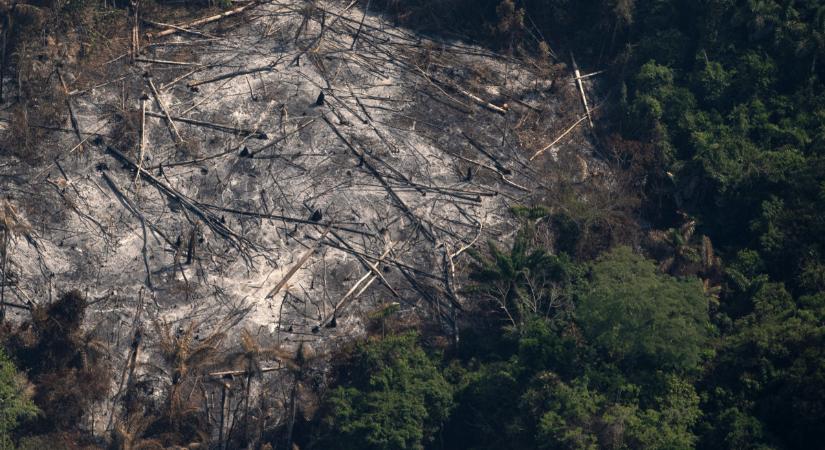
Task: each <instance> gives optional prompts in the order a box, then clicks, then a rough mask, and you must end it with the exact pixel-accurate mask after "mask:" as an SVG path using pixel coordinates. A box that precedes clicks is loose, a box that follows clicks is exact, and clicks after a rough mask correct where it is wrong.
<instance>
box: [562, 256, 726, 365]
mask: <svg viewBox="0 0 825 450" xmlns="http://www.w3.org/2000/svg"><path fill="white" fill-rule="evenodd" d="M590 278H591V279H590V281H589V282H588V283H587V284H586V285H585V286H583V288H582V289H581V290H580V292H579V295H578V301H577V302H576V321H577V323H578V324H579V325H580V327H581V329H582V331H583V333H584V335H585V336H586V337H587V338H588V339H589V341H590V342H591V343H592V344H593V345H594V346H596V348H597V349H598V350H599V351H601V352H603V354H604V355H605V357H606V358H607V359H608V360H610V361H613V362H615V363H617V364H620V365H621V366H623V367H627V368H628V370H629V368H654V369H667V370H674V371H677V372H689V371H691V370H694V369H696V368H697V366H698V365H699V363H700V362H701V358H702V353H703V347H704V344H705V342H706V340H707V338H708V331H709V328H710V324H709V322H708V313H707V308H708V302H707V299H706V298H704V295H703V293H702V289H701V286H700V284H699V282H698V281H696V280H679V279H675V278H672V277H669V276H666V275H661V274H659V273H657V271H656V266H655V265H654V264H653V263H652V262H650V261H647V260H645V259H644V258H642V257H641V256H638V255H635V254H633V253H632V252H631V250H630V249H629V248H627V247H618V248H616V249H615V250H613V251H612V252H610V253H609V254H607V255H605V256H603V257H602V258H600V259H599V260H598V261H596V263H595V264H593V267H592V272H591V277H590Z"/></svg>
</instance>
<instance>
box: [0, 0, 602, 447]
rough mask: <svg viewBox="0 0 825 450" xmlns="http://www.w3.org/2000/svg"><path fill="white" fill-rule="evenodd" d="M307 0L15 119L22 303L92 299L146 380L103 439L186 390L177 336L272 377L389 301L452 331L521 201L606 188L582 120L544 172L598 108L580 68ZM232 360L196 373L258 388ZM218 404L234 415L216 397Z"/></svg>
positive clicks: (81, 84) (261, 9)
mask: <svg viewBox="0 0 825 450" xmlns="http://www.w3.org/2000/svg"><path fill="white" fill-rule="evenodd" d="M353 3H354V2H353ZM307 5H310V4H308V3H305V2H299V1H286V0H284V1H282V2H262V3H256V4H254V5H249V6H248V7H247V8H245V10H244V11H243V12H242V13H239V14H236V15H232V16H230V17H226V18H225V19H222V20H219V21H215V22H213V23H211V24H205V25H202V26H189V25H186V24H184V25H183V26H181V27H179V28H166V29H164V28H158V27H149V26H146V24H145V23H144V22H141V23H140V30H139V33H138V34H139V44H138V48H139V49H140V52H139V53H138V54H134V55H132V54H130V53H125V54H122V55H119V56H117V57H115V58H113V59H111V60H110V61H106V62H104V63H101V64H100V65H98V66H97V67H96V69H95V71H94V76H93V77H92V76H90V75H89V74H88V73H86V72H83V73H81V71H80V69H78V68H77V67H78V66H77V65H73V64H68V65H66V66H63V65H58V64H53V65H52V66H50V68H51V69H50V70H52V71H53V73H54V75H55V77H51V79H50V81H49V83H52V84H53V86H60V85H59V84H54V83H60V81H59V80H61V79H62V80H63V82H64V83H65V85H66V88H65V92H64V93H63V94H64V95H62V96H59V95H55V99H54V101H55V102H65V104H66V107H65V108H64V107H63V106H62V105H61V106H60V108H55V111H53V112H49V114H51V115H45V116H43V117H46V118H47V120H48V121H49V123H47V124H42V123H40V124H38V125H48V127H49V128H48V129H47V130H46V131H44V128H37V134H33V133H32V132H29V131H28V130H30V129H32V128H31V127H30V126H28V125H27V124H28V122H25V121H24V119H26V117H21V113H20V112H19V111H18V110H17V109H15V108H18V107H17V106H11V107H4V112H3V114H4V117H3V118H2V119H3V122H0V124H2V125H3V126H4V130H2V133H4V141H3V142H4V149H3V152H2V157H0V186H2V190H3V192H4V196H5V197H7V202H8V211H12V212H9V213H7V214H6V216H8V218H9V219H8V222H9V223H11V222H14V223H19V224H21V225H20V226H18V227H16V228H14V230H15V231H14V232H13V233H11V232H9V231H7V232H9V233H10V235H11V236H12V238H11V239H10V241H9V245H8V251H7V254H8V257H7V260H8V263H7V266H8V269H6V270H5V274H4V276H5V278H4V279H6V280H10V279H12V278H13V280H14V282H13V283H11V282H7V283H5V284H7V285H8V286H7V287H6V290H5V298H4V300H5V301H6V302H8V303H13V304H16V305H21V306H23V307H25V306H26V305H31V304H32V303H43V302H47V301H48V299H50V298H53V297H56V296H57V295H58V294H57V290H61V291H65V290H69V289H79V290H80V291H82V292H84V295H85V297H86V301H87V304H88V309H87V312H86V322H85V323H86V325H87V328H89V329H92V330H94V333H95V334H96V335H97V336H98V338H99V339H100V340H101V341H103V342H104V343H105V346H106V349H107V352H108V353H109V354H110V355H111V357H112V358H113V360H114V364H113V365H114V367H128V368H129V370H128V371H127V370H126V369H125V368H124V369H122V370H123V373H124V374H127V373H128V377H127V376H126V375H122V376H120V377H114V378H117V380H116V384H117V385H114V386H112V395H111V396H110V399H111V400H110V401H107V402H104V403H105V404H104V405H102V406H101V410H100V415H101V417H103V418H104V420H97V421H93V422H90V424H89V425H88V426H90V427H92V424H95V425H94V428H95V429H96V431H97V432H103V431H104V430H108V429H111V428H112V427H113V424H112V423H113V419H112V414H113V413H112V412H111V411H112V410H114V409H115V407H114V405H116V404H118V402H120V401H121V400H123V397H124V394H123V392H124V391H128V390H129V389H137V388H136V387H135V386H138V385H140V383H144V384H145V383H147V382H148V383H149V384H152V383H154V384H155V385H156V386H163V385H166V386H172V387H174V388H175V389H177V385H178V384H179V383H182V381H181V380H180V377H183V376H185V374H186V372H183V373H178V372H179V371H180V368H177V369H175V363H174V362H171V363H170V362H168V361H167V363H166V364H165V363H164V361H165V360H164V357H163V356H162V355H163V351H159V350H158V348H162V347H163V345H164V344H163V341H164V338H163V336H162V335H163V332H161V331H158V330H163V329H165V330H167V331H166V333H168V334H169V336H167V338H166V340H167V341H170V342H173V343H172V344H169V342H167V343H166V344H165V345H166V346H170V345H171V347H174V346H175V345H182V343H183V342H184V341H186V343H187V345H188V346H189V347H197V345H199V344H197V343H198V342H200V343H201V345H202V344H203V342H204V341H207V340H209V339H213V341H214V342H212V341H210V345H213V344H214V345H215V346H217V345H218V344H220V345H223V346H226V347H232V346H234V347H237V346H238V345H240V344H238V342H239V338H238V336H240V333H241V331H240V330H242V329H246V330H248V334H249V336H252V337H254V339H253V340H254V341H255V342H257V343H258V344H256V345H260V346H262V348H279V349H282V351H283V352H284V353H280V354H276V353H275V352H270V353H266V356H261V357H260V358H258V359H260V360H262V361H270V363H267V364H263V365H264V366H266V367H268V368H271V369H273V370H272V371H276V370H275V369H277V368H279V367H284V368H288V366H289V364H293V363H288V362H287V360H288V359H290V358H287V357H285V356H284V354H292V355H293V356H292V357H291V358H292V359H301V358H300V357H297V356H294V355H296V354H298V353H300V352H299V348H304V349H310V348H311V349H312V352H313V354H321V355H330V354H333V353H334V349H335V348H336V347H337V346H339V345H342V344H343V343H346V342H347V341H348V340H351V339H352V338H353V337H356V336H359V335H362V334H363V333H365V332H366V322H367V321H368V317H370V314H371V313H372V312H373V311H376V310H381V309H382V308H383V307H384V306H383V305H386V304H388V303H392V302H397V303H398V304H399V309H400V312H399V314H401V315H404V316H405V317H417V319H416V320H421V319H422V318H425V319H426V320H428V321H431V322H434V323H436V324H438V326H439V327H440V329H442V330H443V332H444V333H445V334H447V335H451V334H452V333H454V332H455V330H456V329H457V327H456V326H455V322H456V321H457V320H459V319H460V310H461V309H466V308H472V305H470V304H467V302H466V301H465V300H464V298H463V296H462V285H463V283H464V282H463V280H464V278H465V273H464V272H465V271H466V269H465V266H466V264H465V261H464V258H465V257H466V256H465V251H466V250H467V249H468V248H471V247H473V246H475V245H477V244H480V243H483V242H485V241H486V240H487V239H490V238H495V239H497V240H499V241H507V240H508V239H509V237H510V236H511V235H512V233H513V232H514V231H515V230H516V228H517V225H518V224H517V222H516V221H515V219H514V218H513V217H512V216H511V214H510V207H512V206H517V205H522V204H531V203H533V202H534V201H537V200H538V201H541V202H546V199H547V198H549V197H552V196H553V195H555V194H554V192H557V189H559V183H560V180H562V179H564V180H567V182H568V187H569V185H570V183H572V184H577V183H578V184H580V183H583V182H584V181H585V180H586V179H589V178H591V177H592V175H593V173H598V174H600V175H601V176H604V172H605V169H603V168H600V167H602V163H601V162H599V160H598V159H596V158H594V155H593V154H592V145H591V143H590V141H589V138H588V137H587V135H586V133H584V130H585V129H586V125H583V126H582V127H579V128H577V129H574V130H573V132H572V133H570V134H569V135H566V136H565V138H564V139H563V140H561V141H560V142H559V143H558V144H557V145H556V146H554V147H553V148H551V149H548V151H546V152H545V153H544V154H542V155H540V157H538V158H536V159H534V160H531V156H533V155H534V154H535V153H536V152H537V151H538V150H540V149H542V148H543V147H545V146H546V144H547V143H549V142H551V141H552V140H553V138H554V137H556V136H558V135H559V134H561V133H562V132H563V131H565V130H567V129H568V128H569V127H570V125H572V124H573V123H574V122H576V121H577V120H579V117H580V116H581V115H582V114H583V113H584V111H583V109H582V107H581V104H580V103H579V97H578V95H579V94H578V91H576V88H575V85H574V84H573V83H571V81H570V80H571V78H570V73H569V71H567V70H565V68H564V67H563V66H549V65H547V63H541V62H539V61H534V60H527V59H517V58H513V57H508V56H504V55H501V54H496V53H493V52H491V51H489V50H486V49H484V48H482V47H477V46H473V45H469V44H466V43H462V42H458V41H447V40H443V39H437V38H430V37H422V36H420V35H417V34H415V33H412V32H409V31H406V30H404V29H400V28H397V27H393V26H390V25H389V24H387V23H386V22H385V21H383V20H382V19H381V18H380V17H378V16H373V15H365V14H364V13H363V11H361V10H359V9H358V8H356V7H354V6H353V4H350V3H342V2H316V3H313V4H311V6H307ZM164 30H165V31H164ZM129 32H130V30H128V29H124V30H123V34H124V35H127V34H129ZM159 33H160V34H164V35H163V36H159ZM130 59H132V61H130ZM6 82H7V84H8V85H12V84H13V80H6ZM56 92H58V94H59V89H58V90H56ZM57 97H60V98H57ZM9 105H11V103H9ZM18 109H19V108H18ZM21 136H22V137H21ZM33 139H36V140H37V141H36V142H35V141H33ZM21 140H22V142H21ZM16 144H20V145H25V148H23V147H19V146H17V145H16ZM12 147H13V148H14V149H16V150H12ZM41 148H42V149H41ZM559 149H561V150H559ZM39 151H40V152H42V154H38V155H37V157H29V158H26V157H25V155H26V153H25V152H39ZM572 168H575V171H573V170H571V169H572ZM559 171H563V172H564V173H563V174H560V173H559ZM573 172H575V173H573ZM571 180H572V181H571ZM607 203H609V201H608V202H607ZM24 225H25V226H24ZM4 229H5V230H11V229H12V228H10V227H6V228H4ZM24 313H25V310H24V309H23V308H9V309H8V315H10V316H11V315H14V314H24ZM151 323H155V324H159V325H158V326H160V328H153V326H152V325H150V324H151ZM164 327H165V328H164ZM138 330H142V331H138ZM136 333H141V336H142V337H141V339H140V340H139V342H138V344H139V345H140V347H141V350H140V351H139V352H138V351H136V350H135V349H136V348H137V347H136V346H135V345H134V343H135V339H136V338H135V336H137V334H136ZM218 335H220V336H221V338H220V339H217V338H213V337H214V336H218ZM224 336H226V337H224ZM249 339H252V338H249ZM207 347H208V346H207ZM144 348H145V349H144ZM203 350H204V351H206V350H207V348H206V347H204V348H203ZM305 351H309V350H305ZM253 353H254V352H253ZM262 355H263V353H262ZM173 359H174V358H173ZM218 359H220V358H213V359H211V360H209V361H208V362H204V361H205V360H204V361H198V364H200V363H203V364H202V365H201V366H199V368H198V370H201V369H202V372H203V373H206V372H208V371H212V372H220V371H221V370H223V371H229V372H231V371H233V370H236V369H237V370H239V371H240V372H237V373H236V374H235V375H238V374H244V373H247V372H248V371H249V369H246V368H245V366H243V364H241V363H236V362H237V361H240V360H233V361H236V362H232V363H228V362H226V360H225V359H220V361H218ZM175 361H177V363H178V364H179V363H181V360H180V359H178V360H175ZM190 363H191V364H196V362H195V361H190ZM141 364H143V366H144V367H147V369H140V368H139V367H138V366H140V365H141ZM136 367H137V368H136ZM148 367H165V369H163V370H160V371H153V370H150V369H148ZM207 369H208V370H207ZM259 371H260V369H259ZM173 372H174V373H173ZM285 372H289V373H292V375H290V374H286V375H284V376H285V377H291V376H294V377H299V375H295V374H294V371H291V372H290V371H285ZM250 373H251V372H250ZM264 373H266V371H265V372H264ZM301 373H302V375H300V377H303V378H304V379H305V381H306V380H309V379H310V378H311V376H308V375H306V373H304V372H303V371H302V372H301ZM141 374H143V375H141ZM175 374H177V375H175ZM133 376H134V377H137V378H139V377H143V381H141V382H140V383H139V382H138V381H137V380H135V381H134V382H133V381H132V377H133ZM175 376H177V377H178V378H177V379H176V378H175ZM190 378H191V379H190V380H188V381H186V382H188V383H194V384H193V385H191V386H190V387H191V388H192V390H193V391H194V390H195V387H194V385H196V384H197V383H196V382H193V381H192V380H196V379H197V377H196V376H195V377H190ZM166 379H169V380H171V381H163V380H166ZM250 379H251V378H250ZM296 379H297V378H296ZM146 380H149V381H146ZM274 380H276V378H272V377H270V378H269V379H267V380H263V379H262V381H261V386H264V385H267V383H269V384H270V385H271V384H273V383H276V384H277V382H276V381H274ZM118 382H119V383H118ZM304 384H306V385H307V386H309V385H310V384H311V383H310V382H309V381H306V382H305V383H303V384H300V385H301V386H304ZM130 386H131V387H130ZM284 386H289V384H284ZM127 387H129V389H127ZM247 388H248V382H247ZM175 389H172V391H174V390H175ZM301 389H304V388H303V387H302V388H301ZM282 390H283V392H284V396H285V398H288V397H289V396H290V395H292V397H293V398H294V397H295V390H294V389H293V390H292V391H290V390H289V389H288V388H283V389H282ZM148 392H149V393H150V396H151V393H152V392H154V393H155V394H154V395H155V396H157V395H159V394H158V392H159V391H157V390H155V391H153V389H152V388H149V389H148ZM247 392H248V391H247ZM290 392H291V394H290ZM302 395H303V394H302ZM196 397H197V396H196ZM190 400H191V394H190ZM202 401H203V402H204V403H205V404H206V405H207V414H210V413H209V408H208V406H209V404H210V403H209V402H213V403H212V407H213V412H212V413H211V414H212V415H211V416H208V417H207V421H208V420H209V419H210V417H211V420H218V419H217V418H216V413H215V412H214V409H215V406H214V402H216V401H217V400H216V399H215V398H214V394H208V393H206V392H204V393H203V398H202ZM276 403H277V402H276ZM288 403H289V400H284V402H281V403H279V404H278V405H269V407H271V408H273V409H279V408H280V409H281V410H283V409H284V408H286V405H287V404H288ZM303 403H304V404H309V403H311V402H308V401H307V402H303ZM230 404H231V401H230ZM238 405H240V403H238ZM238 405H236V411H239V408H240V406H238ZM262 405H263V403H262ZM170 408H171V407H170ZM230 409H231V406H230ZM278 414H280V413H278ZM220 420H221V427H220V428H221V433H222V432H223V429H224V424H225V423H226V424H227V425H226V427H227V428H229V425H228V423H229V421H228V419H227V420H224V419H223V417H222V418H221V419H220ZM114 422H116V421H114ZM127 425H128V426H134V427H138V428H139V427H140V426H143V425H140V424H134V423H131V424H129V423H127V424H124V425H123V426H127ZM146 426H148V425H146Z"/></svg>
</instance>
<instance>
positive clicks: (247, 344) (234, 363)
mask: <svg viewBox="0 0 825 450" xmlns="http://www.w3.org/2000/svg"><path fill="white" fill-rule="evenodd" d="M240 340H241V349H240V350H239V351H237V352H234V353H231V354H230V355H229V357H228V362H229V365H230V367H239V368H241V370H242V371H243V375H245V385H244V391H245V395H244V424H245V425H246V424H248V422H249V421H248V418H249V397H250V388H251V386H252V379H253V378H256V377H257V378H258V379H259V380H260V379H261V378H262V377H263V373H264V371H265V370H272V369H264V368H262V367H261V362H262V361H268V360H278V361H280V362H282V363H285V364H287V365H290V366H294V363H293V362H292V361H293V360H294V359H295V356H294V355H293V354H292V353H290V352H287V351H285V350H283V349H282V348H281V347H278V346H275V347H265V346H262V345H261V343H260V342H259V341H258V340H257V339H256V338H255V336H253V335H252V333H251V332H250V331H249V330H247V329H246V328H244V329H243V330H241V335H240Z"/></svg>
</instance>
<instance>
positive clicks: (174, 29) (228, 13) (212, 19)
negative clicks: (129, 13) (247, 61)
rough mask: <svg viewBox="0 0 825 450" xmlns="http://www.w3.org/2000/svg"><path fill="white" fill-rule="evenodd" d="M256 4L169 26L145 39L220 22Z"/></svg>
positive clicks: (248, 4) (148, 35)
mask: <svg viewBox="0 0 825 450" xmlns="http://www.w3.org/2000/svg"><path fill="white" fill-rule="evenodd" d="M257 4H258V2H251V3H247V4H246V5H243V6H239V7H237V8H235V9H230V10H229V11H224V12H222V13H220V14H216V15H214V16H209V17H203V18H200V19H197V20H193V21H191V22H187V23H183V24H180V25H173V26H170V27H169V28H167V29H165V30H162V31H158V32H155V33H146V37H147V38H148V39H156V38H159V37H163V36H169V35H170V34H175V33H177V32H178V31H182V30H185V29H187V28H192V27H197V26H200V25H204V24H207V23H210V22H215V21H217V20H221V19H223V18H225V17H229V16H234V15H235V14H240V13H242V12H244V11H246V10H247V9H249V8H250V7H252V6H255V5H257Z"/></svg>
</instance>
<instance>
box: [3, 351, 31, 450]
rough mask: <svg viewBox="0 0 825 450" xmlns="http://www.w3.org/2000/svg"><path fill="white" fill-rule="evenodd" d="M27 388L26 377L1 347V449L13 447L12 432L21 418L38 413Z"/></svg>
mask: <svg viewBox="0 0 825 450" xmlns="http://www.w3.org/2000/svg"><path fill="white" fill-rule="evenodd" d="M37 413H38V409H37V407H35V406H34V403H32V401H31V399H30V398H29V397H28V394H27V393H26V390H25V378H23V375H21V374H19V373H18V372H17V370H16V368H15V367H14V364H13V363H12V362H11V360H10V359H9V358H8V356H6V354H5V352H4V351H3V350H2V349H0V449H4V450H5V449H12V448H14V443H13V442H12V440H11V432H12V431H13V430H14V429H15V427H16V426H17V425H18V423H19V421H20V420H21V419H26V418H32V417H34V416H35V415H37Z"/></svg>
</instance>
